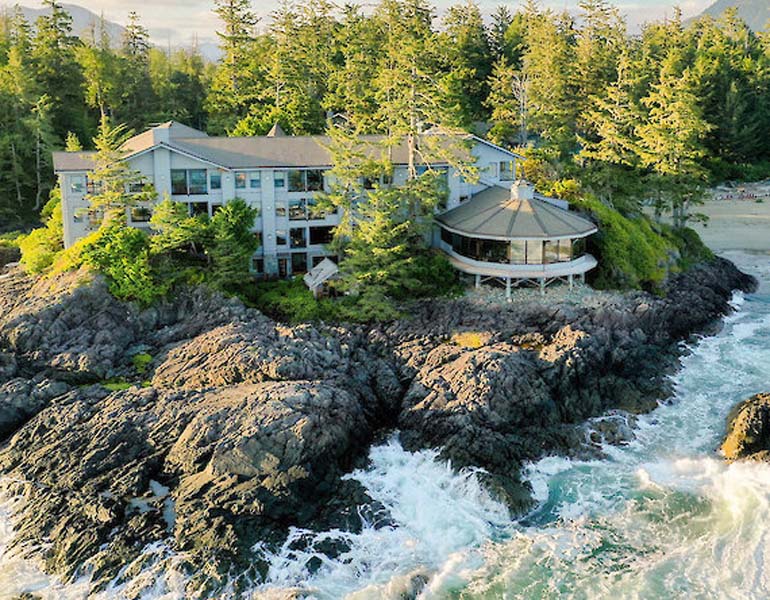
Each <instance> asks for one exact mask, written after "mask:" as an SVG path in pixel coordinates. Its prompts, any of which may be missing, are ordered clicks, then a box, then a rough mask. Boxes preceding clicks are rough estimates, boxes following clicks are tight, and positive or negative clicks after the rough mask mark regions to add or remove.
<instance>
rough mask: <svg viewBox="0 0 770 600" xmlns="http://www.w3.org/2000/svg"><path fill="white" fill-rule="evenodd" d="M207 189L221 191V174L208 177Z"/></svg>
mask: <svg viewBox="0 0 770 600" xmlns="http://www.w3.org/2000/svg"><path fill="white" fill-rule="evenodd" d="M209 187H210V188H211V189H212V190H221V189H222V173H212V174H211V175H209Z"/></svg>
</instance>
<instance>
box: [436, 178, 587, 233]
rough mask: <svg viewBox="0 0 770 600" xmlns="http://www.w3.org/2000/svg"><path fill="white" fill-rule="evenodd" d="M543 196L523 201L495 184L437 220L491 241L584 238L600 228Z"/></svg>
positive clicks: (445, 225)
mask: <svg viewBox="0 0 770 600" xmlns="http://www.w3.org/2000/svg"><path fill="white" fill-rule="evenodd" d="M541 198H542V197H541ZM541 198H537V197H535V198H532V199H531V200H528V199H523V200H520V199H517V198H513V197H512V196H511V190H509V189H507V188H503V187H500V186H493V187H490V188H487V189H486V190H484V191H482V192H480V193H478V194H476V195H475V196H473V198H471V199H470V200H468V201H467V202H465V203H464V204H461V205H460V206H458V207H457V208H454V209H452V210H450V211H447V212H445V213H444V214H441V215H439V216H438V217H436V221H438V223H439V225H441V226H442V227H444V228H445V229H448V230H449V231H452V232H454V233H459V234H461V235H465V236H467V237H472V238H481V239H491V240H516V239H520V240H527V239H535V240H539V239H543V240H552V239H565V238H581V237H586V236H588V235H591V234H592V233H595V232H596V231H597V229H596V225H594V224H593V223H591V221H589V220H587V219H585V218H583V217H581V216H579V215H577V214H575V213H572V212H569V211H568V210H564V209H562V208H559V207H557V206H554V205H553V204H550V203H548V202H547V201H546V200H544V199H541Z"/></svg>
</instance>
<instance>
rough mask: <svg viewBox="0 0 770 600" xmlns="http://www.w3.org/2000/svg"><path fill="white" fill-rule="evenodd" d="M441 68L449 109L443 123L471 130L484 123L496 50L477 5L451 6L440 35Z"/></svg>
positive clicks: (442, 101) (442, 84)
mask: <svg viewBox="0 0 770 600" xmlns="http://www.w3.org/2000/svg"><path fill="white" fill-rule="evenodd" d="M437 44H438V49H439V52H440V61H441V67H442V70H443V71H444V74H443V77H441V87H442V90H443V92H444V94H443V98H442V99H441V105H442V106H444V107H448V110H447V114H446V116H445V117H444V119H443V121H444V122H445V123H447V124H451V125H453V126H455V127H460V128H463V129H466V130H468V129H470V128H471V125H472V123H473V121H478V120H484V119H485V118H486V116H487V114H486V111H485V110H484V100H485V99H486V97H487V95H488V93H489V89H488V81H487V80H488V79H489V75H490V73H491V71H492V51H491V50H490V47H489V41H488V38H487V32H486V30H485V28H484V22H483V20H482V17H481V11H480V10H479V7H478V5H477V4H475V3H473V2H472V1H471V0H468V2H467V3H466V4H462V5H455V6H451V7H450V8H449V10H448V11H447V13H446V15H445V16H444V20H443V31H442V32H441V33H440V34H439V35H438V39H437Z"/></svg>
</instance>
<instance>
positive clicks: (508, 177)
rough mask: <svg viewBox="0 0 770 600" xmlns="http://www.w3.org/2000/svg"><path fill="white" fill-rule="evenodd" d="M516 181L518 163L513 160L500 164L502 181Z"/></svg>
mask: <svg viewBox="0 0 770 600" xmlns="http://www.w3.org/2000/svg"><path fill="white" fill-rule="evenodd" d="M514 179H516V163H515V162H513V161H512V160H504V161H502V162H501V163H500V181H513V180H514Z"/></svg>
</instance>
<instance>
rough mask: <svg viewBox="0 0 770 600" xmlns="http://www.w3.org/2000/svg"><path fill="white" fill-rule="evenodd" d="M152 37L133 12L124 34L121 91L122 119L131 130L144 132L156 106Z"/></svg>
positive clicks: (120, 115)
mask: <svg viewBox="0 0 770 600" xmlns="http://www.w3.org/2000/svg"><path fill="white" fill-rule="evenodd" d="M149 37H150V34H149V32H148V31H147V28H146V27H144V25H142V24H141V22H140V20H139V15H138V14H137V13H135V12H131V13H129V15H128V24H127V25H126V29H125V31H124V33H123V44H122V48H121V59H122V60H121V69H120V89H121V90H122V102H121V107H120V112H119V120H120V121H122V122H123V123H125V124H126V125H127V127H129V128H130V129H143V128H144V127H146V126H147V123H148V119H149V118H151V115H152V113H153V110H154V106H155V101H156V99H155V95H154V93H153V89H152V81H151V79H150V68H149V66H150V58H149V54H150V40H149Z"/></svg>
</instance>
